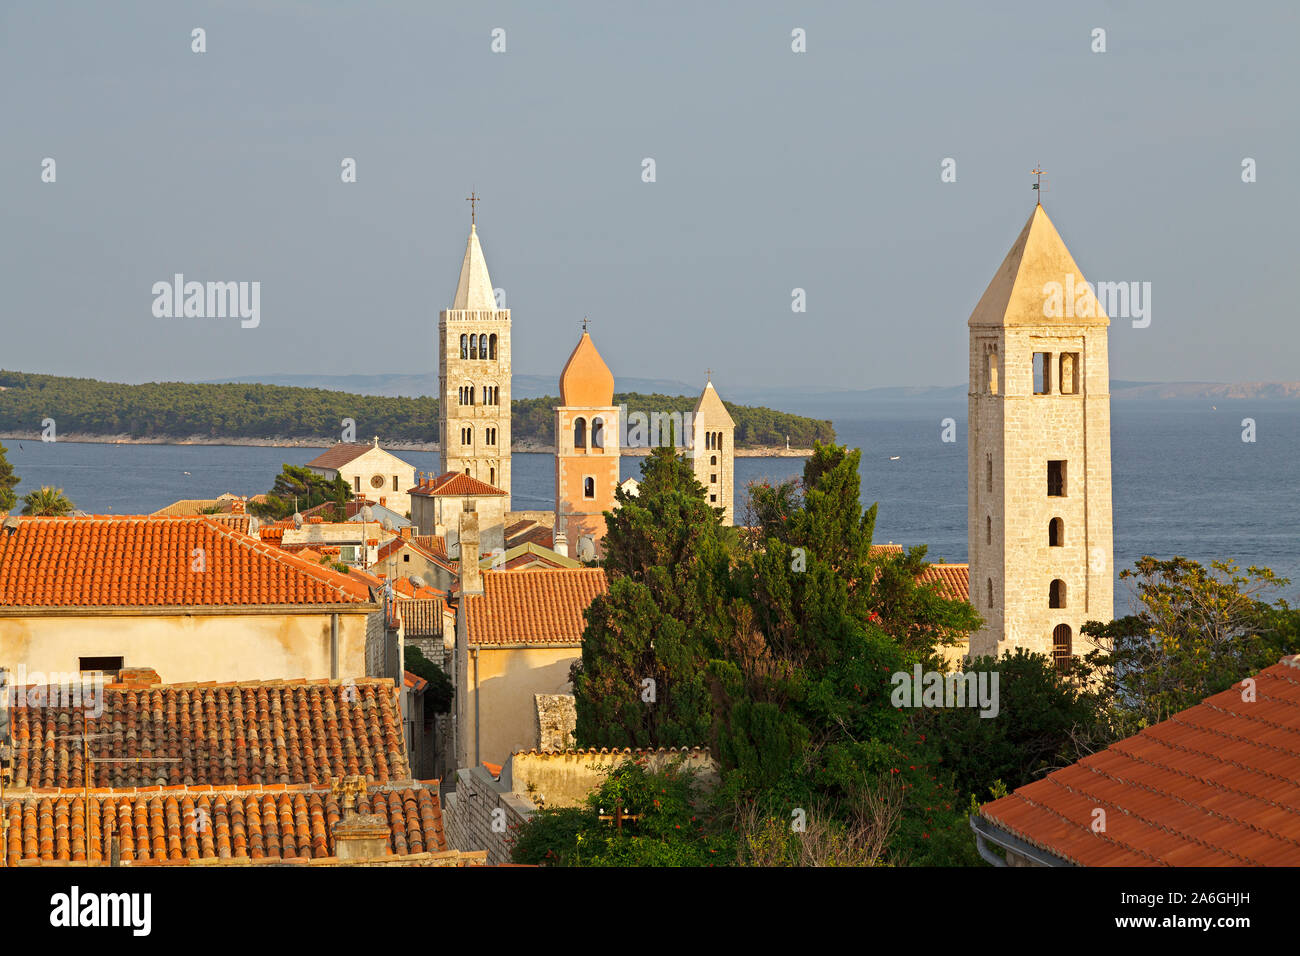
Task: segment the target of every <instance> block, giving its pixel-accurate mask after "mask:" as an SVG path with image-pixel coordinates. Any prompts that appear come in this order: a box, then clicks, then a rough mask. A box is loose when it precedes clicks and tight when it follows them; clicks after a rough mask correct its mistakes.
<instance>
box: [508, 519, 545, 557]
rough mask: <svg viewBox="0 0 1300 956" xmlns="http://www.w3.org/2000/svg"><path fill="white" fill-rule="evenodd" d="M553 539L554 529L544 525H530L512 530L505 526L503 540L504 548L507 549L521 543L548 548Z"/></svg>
mask: <svg viewBox="0 0 1300 956" xmlns="http://www.w3.org/2000/svg"><path fill="white" fill-rule="evenodd" d="M514 527H516V528H518V525H515V526H514ZM554 539H555V531H554V529H552V528H548V527H546V526H545V525H540V524H537V525H532V526H531V527H527V528H523V529H519V530H516V531H514V532H511V531H510V529H509V528H507V529H506V542H505V543H506V550H507V551H509V550H510V549H511V548H516V547H518V546H519V545H521V544H538V545H541V546H542V547H543V548H549V547H550V546H551V544H552V542H553V541H554Z"/></svg>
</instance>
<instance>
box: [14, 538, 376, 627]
mask: <svg viewBox="0 0 1300 956" xmlns="http://www.w3.org/2000/svg"><path fill="white" fill-rule="evenodd" d="M200 558H201V560H200ZM369 599H370V595H369V592H368V591H367V590H366V588H365V586H364V585H363V584H362V583H360V582H358V581H356V580H353V579H350V578H349V577H348V576H347V575H345V574H339V573H338V572H336V571H333V570H331V569H328V568H325V567H322V566H321V565H318V564H313V563H312V562H311V561H308V560H305V559H303V558H299V557H296V556H294V555H290V554H288V553H286V552H284V551H281V550H280V549H278V548H274V547H271V546H269V545H266V544H264V543H263V542H262V541H260V540H258V539H256V538H252V537H250V536H248V535H246V534H242V533H241V532H239V531H237V530H235V529H233V528H230V527H226V526H225V525H223V524H222V523H220V522H217V521H212V520H209V519H208V518H206V517H199V518H155V517H145V516H139V517H126V516H123V517H106V516H102V515H96V516H93V517H85V518H19V519H18V528H17V530H16V531H14V532H13V533H8V532H6V533H0V606H13V607H112V606H116V607H144V606H153V607H159V606H161V607H173V606H185V607H213V606H231V605H268V604H271V605H275V604H295V605H296V604H353V603H368V602H369Z"/></svg>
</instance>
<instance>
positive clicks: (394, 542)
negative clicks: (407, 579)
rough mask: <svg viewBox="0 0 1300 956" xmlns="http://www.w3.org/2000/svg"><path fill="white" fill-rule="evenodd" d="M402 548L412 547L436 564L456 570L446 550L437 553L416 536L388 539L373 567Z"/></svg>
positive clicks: (378, 552) (378, 553)
mask: <svg viewBox="0 0 1300 956" xmlns="http://www.w3.org/2000/svg"><path fill="white" fill-rule="evenodd" d="M402 548H410V549H411V550H412V551H414V552H415V553H416V554H418V555H420V557H422V558H424V559H425V560H426V561H433V562H435V563H436V564H441V565H442V566H443V567H445V568H447V570H449V571H455V568H453V567H451V566H450V565H449V564H448V563H447V553H446V551H445V550H444V551H443V553H442V554H437V553H436V552H434V551H431V550H429V549H428V548H426V547H425V546H424V545H423V544H420V543H419V542H417V541H416V540H415V539H414V538H391V539H389V540H388V541H385V542H384V544H383V545H382V546H381V547H380V549H379V550H378V551H377V552H376V554H377V555H378V556H377V557H376V558H375V560H374V563H373V564H371V567H372V568H373V567H377V566H379V565H380V564H382V563H383V562H385V561H387V560H388V559H389V558H390V557H392V556H393V555H395V554H397V553H399V552H400V551H401V550H402Z"/></svg>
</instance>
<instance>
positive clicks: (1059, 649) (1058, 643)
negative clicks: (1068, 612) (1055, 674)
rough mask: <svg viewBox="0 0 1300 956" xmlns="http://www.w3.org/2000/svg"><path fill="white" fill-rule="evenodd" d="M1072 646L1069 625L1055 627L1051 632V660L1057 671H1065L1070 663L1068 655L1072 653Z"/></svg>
mask: <svg viewBox="0 0 1300 956" xmlns="http://www.w3.org/2000/svg"><path fill="white" fill-rule="evenodd" d="M1072 644H1073V641H1072V635H1071V633H1070V625H1068V624H1058V625H1056V627H1055V628H1054V629H1053V630H1052V659H1053V661H1054V662H1055V663H1056V669H1057V670H1058V671H1061V670H1065V668H1066V666H1067V665H1068V664H1069V663H1070V654H1071V652H1072V651H1073V648H1072V647H1071V645H1072Z"/></svg>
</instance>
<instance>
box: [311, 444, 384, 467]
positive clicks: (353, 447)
mask: <svg viewBox="0 0 1300 956" xmlns="http://www.w3.org/2000/svg"><path fill="white" fill-rule="evenodd" d="M374 447H375V446H374V445H372V444H368V443H367V442H339V443H338V444H337V445H334V446H333V447H332V448H326V449H325V450H324V451H323V452H321V453H320V454H319V455H317V456H316V457H315V458H313V459H312V460H311V461H309V462H307V467H308V468H329V469H331V470H335V471H336V470H338V469H339V468H342V467H343V466H344V465H346V464H347V463H348V462H350V461H355V460H356V459H358V458H360V457H361V456H362V455H364V454H365V453H366V452H368V451H370V449H372V448H374Z"/></svg>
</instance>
